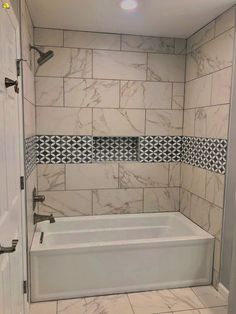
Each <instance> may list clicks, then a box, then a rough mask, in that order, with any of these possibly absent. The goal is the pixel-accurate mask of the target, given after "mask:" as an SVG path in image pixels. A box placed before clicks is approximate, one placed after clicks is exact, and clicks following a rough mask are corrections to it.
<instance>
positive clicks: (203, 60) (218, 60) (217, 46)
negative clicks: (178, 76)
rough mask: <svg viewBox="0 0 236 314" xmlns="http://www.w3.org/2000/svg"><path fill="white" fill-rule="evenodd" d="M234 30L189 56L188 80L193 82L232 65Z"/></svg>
mask: <svg viewBox="0 0 236 314" xmlns="http://www.w3.org/2000/svg"><path fill="white" fill-rule="evenodd" d="M233 45H234V30H233V29H231V30H229V31H227V32H225V33H223V34H222V35H220V36H218V37H216V38H215V39H213V40H211V41H209V42H207V43H206V44H204V45H203V46H201V47H199V48H197V49H196V50H194V51H192V52H191V53H189V54H188V55H187V68H186V80H187V81H189V80H192V79H195V78H198V77H201V76H203V75H207V74H210V73H213V72H216V71H218V70H222V69H224V68H227V67H229V66H231V65H232V62H233Z"/></svg>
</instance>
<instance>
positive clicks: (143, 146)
mask: <svg viewBox="0 0 236 314" xmlns="http://www.w3.org/2000/svg"><path fill="white" fill-rule="evenodd" d="M139 141H140V148H139V161H140V162H178V161H181V153H182V137H181V136H142V137H140V139H139Z"/></svg>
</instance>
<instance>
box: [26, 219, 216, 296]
mask: <svg viewBox="0 0 236 314" xmlns="http://www.w3.org/2000/svg"><path fill="white" fill-rule="evenodd" d="M41 242H42V243H41ZM213 247H214V238H213V237H212V236H211V235H210V234H208V233H207V232H205V231H204V230H202V229H201V228H199V227H198V226H197V225H195V224H193V223H192V222H191V221H190V220H188V219H187V218H186V217H184V216H183V215H182V214H181V213H155V214H153V213H152V214H137V215H136V214H135V215H109V216H93V217H74V218H58V219H56V223H55V224H50V223H48V222H43V223H40V224H38V226H37V229H36V232H35V235H34V239H33V243H32V248H31V253H30V255H31V263H30V264H31V299H32V302H36V301H46V300H58V299H66V298H77V297H86V296H94V295H105V294H115V293H124V292H133V291H144V290H155V289H167V288H176V287H186V286H192V285H194V286H196V285H206V284H210V283H211V280H212V263H213Z"/></svg>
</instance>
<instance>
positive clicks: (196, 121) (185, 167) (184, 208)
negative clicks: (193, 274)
mask: <svg viewBox="0 0 236 314" xmlns="http://www.w3.org/2000/svg"><path fill="white" fill-rule="evenodd" d="M234 20H235V8H234V7H233V8H232V9H230V10H228V11H227V12H225V13H224V14H223V15H221V16H220V17H218V18H217V19H216V20H214V21H212V22H211V23H209V24H208V25H207V26H205V27H204V28H202V29H201V30H200V31H198V32H197V33H195V34H194V35H193V36H191V37H190V38H189V39H188V40H187V63H186V84H185V104H184V126H183V136H184V137H183V163H182V165H181V194H180V200H181V201H180V210H181V212H182V213H183V214H185V215H186V216H187V217H189V218H190V219H191V220H192V221H194V222H195V223H196V224H198V225H199V226H201V227H202V228H203V229H205V230H206V231H208V232H210V233H211V234H212V235H214V236H215V237H216V242H215V260H214V284H215V285H217V283H218V281H219V273H220V254H221V237H222V219H223V206H224V205H223V204H224V183H225V164H226V151H227V138H228V124H229V110H230V101H231V99H230V97H231V76H232V62H233V51H234V33H235V29H234Z"/></svg>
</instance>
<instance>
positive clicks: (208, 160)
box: [181, 136, 227, 174]
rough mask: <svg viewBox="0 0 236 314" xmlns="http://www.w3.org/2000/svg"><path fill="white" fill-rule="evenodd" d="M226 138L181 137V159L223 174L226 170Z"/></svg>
mask: <svg viewBox="0 0 236 314" xmlns="http://www.w3.org/2000/svg"><path fill="white" fill-rule="evenodd" d="M226 157H227V140H225V139H214V138H199V137H186V136H184V137H183V138H182V158H181V161H182V162H184V163H187V164H190V165H192V166H196V167H200V168H203V169H207V170H210V171H214V172H217V173H221V174H224V173H225V171H226Z"/></svg>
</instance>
